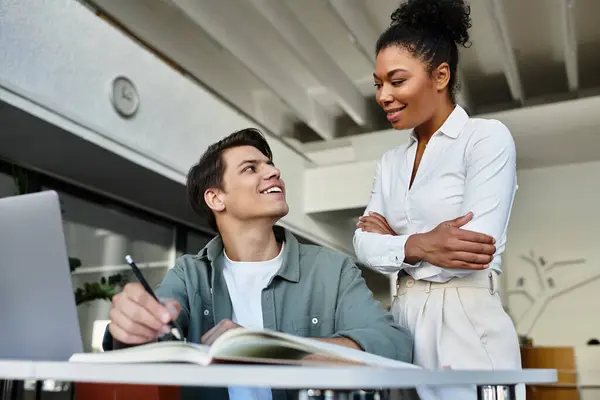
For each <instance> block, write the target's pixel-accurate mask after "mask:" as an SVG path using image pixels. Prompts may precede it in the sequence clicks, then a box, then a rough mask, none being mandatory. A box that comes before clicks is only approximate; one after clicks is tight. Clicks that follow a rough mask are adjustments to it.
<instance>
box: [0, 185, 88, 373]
mask: <svg viewBox="0 0 600 400" xmlns="http://www.w3.org/2000/svg"><path fill="white" fill-rule="evenodd" d="M82 351H83V344H82V340H81V332H80V328H79V320H78V317H77V307H76V306H75V296H74V294H73V287H72V284H71V272H70V270H69V261H68V256H67V249H66V246H65V236H64V232H63V225H62V216H61V209H60V203H59V200H58V194H57V193H56V192H54V191H44V192H39V193H34V194H27V195H21V196H14V197H5V198H2V199H0V359H18V360H36V361H67V360H68V359H69V357H70V356H71V355H72V354H73V353H80V352H82Z"/></svg>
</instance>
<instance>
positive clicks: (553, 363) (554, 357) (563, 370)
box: [521, 347, 580, 400]
mask: <svg viewBox="0 0 600 400" xmlns="http://www.w3.org/2000/svg"><path fill="white" fill-rule="evenodd" d="M521 360H522V364H523V368H552V369H556V370H557V371H558V380H557V382H556V383H545V384H532V385H528V386H527V400H579V398H580V397H579V388H578V386H577V379H578V376H577V367H576V364H575V350H574V349H573V348H572V347H523V348H521Z"/></svg>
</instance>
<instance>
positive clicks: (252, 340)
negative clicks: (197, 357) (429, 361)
mask: <svg viewBox="0 0 600 400" xmlns="http://www.w3.org/2000/svg"><path fill="white" fill-rule="evenodd" d="M246 343H247V344H246ZM286 349H287V350H286ZM314 354H320V355H324V356H327V357H329V358H332V359H333V360H332V361H336V362H341V361H342V360H346V361H347V362H350V363H352V364H364V365H370V366H380V367H386V368H405V369H406V368H410V369H415V368H416V369H418V368H419V367H417V366H415V365H413V364H409V363H405V362H401V361H396V360H393V359H390V358H385V357H380V356H377V355H375V354H371V353H367V352H364V351H361V350H356V349H351V348H348V347H344V346H339V345H336V344H332V343H326V342H322V341H318V340H313V339H310V338H304V337H299V336H293V335H289V334H287V333H283V332H276V331H270V330H266V329H265V330H261V329H246V328H239V329H232V330H230V331H227V332H225V333H224V334H223V335H222V336H221V337H220V338H219V339H217V341H216V342H215V343H214V344H213V347H212V348H211V350H210V355H211V357H215V358H218V357H221V356H227V357H235V356H239V357H244V358H246V357H254V356H256V357H260V358H265V356H269V357H271V358H274V359H292V358H294V359H301V358H305V357H306V356H309V355H314ZM296 357H301V358H296ZM327 357H325V358H323V360H325V359H326V358H327ZM315 359H319V358H315Z"/></svg>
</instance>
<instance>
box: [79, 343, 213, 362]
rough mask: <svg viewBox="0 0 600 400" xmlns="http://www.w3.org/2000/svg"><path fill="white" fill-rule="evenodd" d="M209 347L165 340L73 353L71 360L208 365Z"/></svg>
mask: <svg viewBox="0 0 600 400" xmlns="http://www.w3.org/2000/svg"><path fill="white" fill-rule="evenodd" d="M208 352H209V347H208V346H205V345H201V344H196V343H189V342H180V341H165V342H158V343H148V344H142V345H139V346H135V347H128V348H126V349H119V350H111V351H105V352H102V353H78V354H73V355H72V356H71V357H70V358H69V361H71V362H85V363H160V362H186V363H192V364H199V365H208V364H209V363H210V357H209V355H208Z"/></svg>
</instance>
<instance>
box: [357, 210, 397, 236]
mask: <svg viewBox="0 0 600 400" xmlns="http://www.w3.org/2000/svg"><path fill="white" fill-rule="evenodd" d="M356 226H357V227H358V228H360V229H362V230H363V231H365V232H371V233H378V234H380V235H392V236H396V232H394V230H393V229H392V227H391V226H390V225H389V224H388V222H387V220H386V219H385V218H384V217H383V216H382V215H381V214H377V213H376V212H369V215H365V216H362V217H360V218H359V219H358V224H356Z"/></svg>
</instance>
